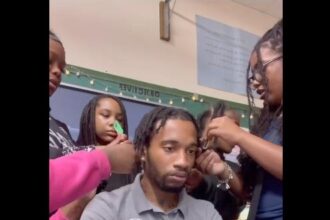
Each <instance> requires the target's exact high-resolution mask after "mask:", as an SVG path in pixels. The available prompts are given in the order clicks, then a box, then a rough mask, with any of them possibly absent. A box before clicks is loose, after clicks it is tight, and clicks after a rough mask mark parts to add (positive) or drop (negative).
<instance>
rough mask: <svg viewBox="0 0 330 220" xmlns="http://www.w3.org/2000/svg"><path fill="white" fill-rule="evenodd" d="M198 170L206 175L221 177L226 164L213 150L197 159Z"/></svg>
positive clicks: (207, 151)
mask: <svg viewBox="0 0 330 220" xmlns="http://www.w3.org/2000/svg"><path fill="white" fill-rule="evenodd" d="M196 166H197V168H198V169H199V170H200V171H202V172H203V173H205V174H208V175H216V176H219V175H220V176H221V174H222V173H223V172H224V170H225V162H224V161H223V160H221V158H220V156H219V155H218V154H217V153H216V152H215V151H213V150H206V151H205V152H203V153H201V154H200V155H199V156H198V157H197V159H196Z"/></svg>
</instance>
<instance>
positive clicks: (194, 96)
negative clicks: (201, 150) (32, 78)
mask: <svg viewBox="0 0 330 220" xmlns="http://www.w3.org/2000/svg"><path fill="white" fill-rule="evenodd" d="M69 69H70V70H71V72H70V71H69ZM69 69H65V75H69V74H70V73H72V74H73V75H75V76H76V77H77V78H78V77H79V78H80V79H83V78H84V77H86V78H87V79H89V80H90V81H89V84H90V85H94V84H96V83H97V85H98V86H101V88H100V90H102V87H103V89H104V91H105V92H109V91H110V88H111V86H109V82H110V83H113V84H115V87H114V88H117V84H120V83H119V82H117V81H110V80H106V79H96V78H94V77H93V76H92V75H90V74H88V73H84V72H83V71H81V70H80V69H79V68H77V67H74V66H71V65H70V68H69ZM105 72H106V73H107V72H108V71H107V70H105ZM106 82H108V83H106ZM107 84H108V85H107ZM119 91H120V90H119ZM118 94H119V96H124V95H123V92H122V91H120V92H119V93H118ZM131 95H134V94H131ZM164 95H169V98H170V100H169V102H168V103H169V105H173V104H174V100H177V99H178V100H180V99H181V103H185V102H186V101H187V102H190V103H189V104H190V105H194V104H193V103H192V102H191V101H189V100H190V99H189V98H188V99H186V98H185V97H182V96H181V97H179V96H177V95H173V94H171V93H166V92H165V93H164ZM125 96H126V95H125ZM131 97H132V96H131ZM133 98H134V99H138V97H137V96H136V95H134V96H133ZM173 98H174V100H173ZM145 100H146V101H147V102H150V99H149V98H145ZM191 100H192V101H193V102H196V101H198V102H200V103H203V102H205V100H204V99H203V98H200V97H199V95H198V94H197V93H193V94H192V96H191ZM155 102H158V103H159V104H161V103H162V99H161V98H158V100H157V101H156V100H155ZM207 103H208V102H207ZM177 104H178V103H177ZM208 104H211V102H210V103H208ZM245 117H246V116H245V114H244V113H242V114H241V118H245ZM249 117H250V119H253V117H254V116H253V114H251V115H249Z"/></svg>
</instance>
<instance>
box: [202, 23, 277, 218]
mask: <svg viewBox="0 0 330 220" xmlns="http://www.w3.org/2000/svg"><path fill="white" fill-rule="evenodd" d="M282 49H283V26H282V20H281V21H279V22H278V23H277V24H275V25H274V27H273V28H272V29H270V30H269V31H267V32H266V33H265V34H264V35H263V36H262V37H261V39H260V40H259V41H258V42H257V44H256V45H255V47H254V49H253V51H252V53H251V56H250V62H249V65H248V70H247V79H248V86H247V94H248V100H249V106H250V109H251V110H252V113H253V115H254V116H255V115H256V113H255V112H254V111H256V108H255V106H254V97H253V93H252V92H253V91H255V92H256V93H257V94H258V95H259V96H260V97H259V98H260V99H262V100H263V101H264V105H263V108H262V109H261V112H260V115H259V117H257V120H256V121H255V122H254V123H253V126H250V132H251V133H249V132H246V131H244V130H243V129H241V128H240V127H239V126H237V124H235V122H234V121H233V120H232V119H230V118H228V117H226V116H225V117H218V118H214V119H213V120H212V121H211V122H210V124H209V125H208V128H207V139H212V138H213V137H218V138H220V139H222V140H223V141H225V142H227V143H229V144H231V145H238V146H240V148H241V152H243V153H241V154H240V156H239V161H240V163H241V165H242V167H241V171H240V172H239V173H235V172H233V171H232V170H231V169H230V167H229V166H228V165H227V164H226V163H225V162H224V161H222V160H221V159H220V158H219V156H218V155H217V154H216V153H215V152H214V151H212V150H207V151H205V152H203V153H202V154H201V155H200V156H199V157H198V158H197V161H196V163H197V166H198V167H199V168H200V169H201V171H203V172H204V173H208V174H211V175H216V176H217V177H218V179H219V184H218V185H221V184H224V185H225V186H226V187H225V188H227V189H230V190H231V191H232V192H233V193H235V194H236V195H238V196H240V197H241V198H243V199H246V200H251V206H250V212H249V217H248V219H249V220H254V219H256V220H261V219H267V220H270V219H271V220H282V219H283V203H282V196H283V193H282V178H283V154H282V153H283V144H282V118H283V112H282V107H283V105H282V104H283V102H282V101H283V89H282V88H283V87H282V84H283V79H282V77H283V63H282V56H283V54H282ZM254 118H256V117H254Z"/></svg>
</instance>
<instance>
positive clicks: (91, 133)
mask: <svg viewBox="0 0 330 220" xmlns="http://www.w3.org/2000/svg"><path fill="white" fill-rule="evenodd" d="M107 98H110V99H113V100H115V101H116V102H117V103H118V104H119V106H120V109H121V111H122V114H123V125H122V126H123V129H124V133H125V134H126V135H127V136H128V124H127V115H126V110H125V107H124V105H123V103H122V101H121V100H120V99H119V98H117V97H115V96H112V95H105V94H102V95H97V96H95V97H94V98H93V99H91V100H90V101H89V102H88V104H87V105H86V106H85V107H84V110H83V112H82V114H81V117H80V131H79V136H78V139H77V144H78V145H79V146H83V145H97V144H98V143H97V139H96V128H95V109H96V106H97V105H98V103H99V101H100V100H101V99H107Z"/></svg>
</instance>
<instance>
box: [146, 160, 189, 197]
mask: <svg viewBox="0 0 330 220" xmlns="http://www.w3.org/2000/svg"><path fill="white" fill-rule="evenodd" d="M146 162H147V163H148V165H149V166H148V168H147V169H145V170H144V175H147V176H148V179H149V180H150V181H151V182H152V183H153V184H154V185H156V186H157V187H158V188H159V189H160V190H162V191H164V192H169V193H180V192H181V191H182V189H183V188H184V187H185V183H183V184H182V186H171V185H169V184H167V181H166V179H167V178H168V176H171V175H173V174H172V173H167V174H165V175H163V176H160V175H159V172H158V171H157V169H156V166H154V163H153V161H152V160H150V158H149V156H148V154H147V155H146ZM145 168H146V167H145ZM181 172H182V171H181ZM185 172H187V176H188V171H185Z"/></svg>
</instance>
